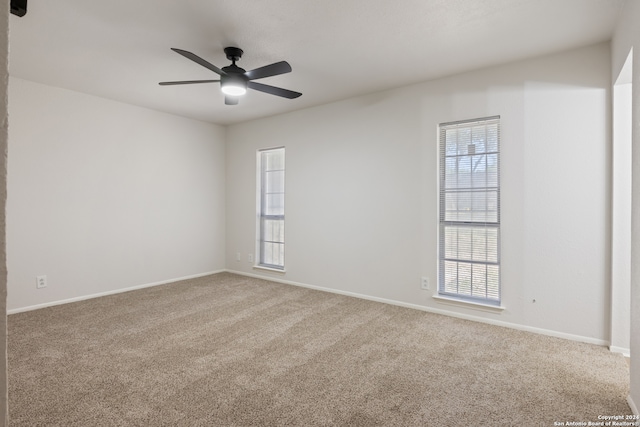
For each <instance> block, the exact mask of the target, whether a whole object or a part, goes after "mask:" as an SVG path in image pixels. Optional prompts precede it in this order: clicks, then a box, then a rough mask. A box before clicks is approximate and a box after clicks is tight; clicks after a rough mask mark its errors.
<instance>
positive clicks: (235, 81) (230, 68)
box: [160, 47, 302, 105]
mask: <svg viewBox="0 0 640 427" xmlns="http://www.w3.org/2000/svg"><path fill="white" fill-rule="evenodd" d="M171 50H173V51H174V52H177V53H179V54H180V55H182V56H184V57H185V58H187V59H190V60H192V61H193V62H195V63H197V64H200V65H202V66H203V67H205V68H208V69H209V70H211V71H213V72H214V73H216V74H218V75H220V79H218V80H185V81H177V82H160V85H161V86H168V85H187V84H198V83H215V82H220V89H221V90H222V93H224V95H225V97H224V103H225V104H227V105H236V104H237V103H238V99H239V97H240V96H242V95H244V94H245V93H246V92H247V88H249V89H254V90H258V91H260V92H264V93H269V94H271V95H276V96H281V97H283V98H288V99H294V98H297V97H299V96H300V95H302V94H301V93H300V92H294V91H292V90H287V89H282V88H279V87H275V86H269V85H265V84H262V83H257V82H254V80H258V79H263V78H265V77H272V76H277V75H279V74H285V73H289V72H291V65H289V63H287V62H286V61H280V62H276V63H274V64H270V65H265V66H264V67H260V68H256V69H254V70H251V71H245V70H244V69H243V68H240V67H238V66H237V65H236V61H239V60H240V58H242V53H243V51H242V49H240V48H237V47H225V48H224V53H225V54H226V55H227V59H228V60H230V61H231V65H227V66H226V67H222V69H220V68H218V67H216V66H215V65H213V64H211V63H209V62H208V61H205V60H204V59H202V58H200V57H199V56H198V55H195V54H193V53H191V52H187V51H186V50H182V49H175V48H173V47H172V48H171Z"/></svg>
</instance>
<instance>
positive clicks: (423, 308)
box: [226, 269, 609, 347]
mask: <svg viewBox="0 0 640 427" xmlns="http://www.w3.org/2000/svg"><path fill="white" fill-rule="evenodd" d="M226 271H227V272H228V273H233V274H239V275H241V276H247V277H254V278H257V279H264V280H270V281H272V282H278V283H283V284H285V285H293V286H300V287H302V288H309V289H315V290H318V291H323V292H330V293H334V294H339V295H346V296H349V297H354V298H360V299H365V300H369V301H376V302H382V303H385V304H391V305H397V306H400V307H406V308H412V309H415V310H421V311H426V312H429V313H435V314H442V315H443V316H450V317H456V318H459V319H464V320H471V321H474V322H480V323H487V324H489V325H495V326H502V327H505V328H510V329H516V330H519V331H525V332H532V333H535V334H540V335H546V336H550V337H555V338H563V339H567V340H571V341H578V342H584V343H587V344H595V345H599V346H603V347H606V346H608V345H609V342H608V341H606V340H601V339H597V338H591V337H584V336H581V335H573V334H568V333H565V332H558V331H552V330H549V329H541V328H535V327H533V326H526V325H519V324H517V323H510V322H503V321H501V320H494V319H487V318H484V317H478V316H472V315H468V314H463V313H457V312H454V311H448V310H442V309H438V308H433V307H427V306H424V305H418V304H410V303H406V302H402V301H396V300H390V299H386V298H378V297H373V296H370V295H364V294H358V293H355V292H347V291H341V290H337V289H331V288H325V287H322V286H315V285H308V284H306V283H299V282H293V281H291V280H283V279H280V278H278V277H274V276H267V275H260V274H252V273H246V272H244V271H236V270H229V269H227V270H226Z"/></svg>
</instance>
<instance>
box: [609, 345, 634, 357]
mask: <svg viewBox="0 0 640 427" xmlns="http://www.w3.org/2000/svg"><path fill="white" fill-rule="evenodd" d="M609 351H610V352H612V353H620V354H622V355H623V356H625V357H631V350H630V349H628V348H624V347H616V346H615V345H610V346H609Z"/></svg>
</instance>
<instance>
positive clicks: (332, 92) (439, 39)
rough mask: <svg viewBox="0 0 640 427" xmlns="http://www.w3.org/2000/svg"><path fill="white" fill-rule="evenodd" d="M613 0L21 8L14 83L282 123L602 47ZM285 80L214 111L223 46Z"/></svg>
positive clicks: (616, 1)
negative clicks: (387, 92)
mask: <svg viewBox="0 0 640 427" xmlns="http://www.w3.org/2000/svg"><path fill="white" fill-rule="evenodd" d="M623 2H624V0H396V1H391V0H261V1H256V0H179V1H177V0H108V1H105V0H42V1H41V0H30V1H29V4H28V12H27V15H26V16H25V17H23V18H18V17H17V16H14V15H11V17H10V39H9V40H10V56H9V62H10V65H9V67H10V68H9V69H10V74H11V75H12V76H16V77H20V78H23V79H27V80H32V81H35V82H40V83H44V84H47V85H51V86H57V87H62V88H66V89H71V90H76V91H79V92H84V93H88V94H93V95H96V96H100V97H104V98H109V99H114V100H118V101H122V102H126V103H130V104H134V105H139V106H143V107H148V108H152V109H155V110H160V111H165V112H168V113H172V114H177V115H181V116H186V117H191V118H195V119H199V120H204V121H208V122H213V123H218V124H231V123H237V122H241V121H245V120H250V119H255V118H258V117H265V116H270V115H274V114H279V113H283V112H287V111H292V110H297V109H301V108H305V107H310V106H313V105H319V104H324V103H327V102H331V101H336V100H340V99H344V98H348V97H351V96H354V95H359V94H364V93H370V92H375V91H379V90H384V89H390V88H393V87H398V86H403V85H406V84H410V83H415V82H420V81H425V80H429V79H433V78H436V77H440V76H444V75H449V74H455V73H459V72H463V71H467V70H472V69H477V68H482V67H486V66H489V65H494V64H499V63H504V62H509V61H513V60H518V59H522V58H526V57H531V56H536V55H541V54H546V53H551V52H557V51H562V50H565V49H569V48H573V47H579V46H585V45H589V44H592V43H597V42H600V41H605V40H609V39H610V38H611V34H612V29H613V27H614V23H615V20H616V17H617V14H618V11H619V10H620V8H621V6H622V3H623ZM225 46H237V47H240V48H242V49H243V50H244V56H243V58H242V60H241V61H240V62H239V63H238V65H239V66H241V67H243V68H245V69H247V70H250V69H253V68H257V67H260V66H263V65H266V64H270V63H273V62H277V61H281V60H286V61H288V62H289V63H290V64H291V66H292V67H293V72H292V73H289V74H285V75H281V76H276V77H270V78H266V79H263V80H260V82H261V83H265V84H270V85H274V86H280V87H284V88H286V89H291V90H295V91H298V92H302V93H303V95H302V96H301V97H300V98H297V99H294V100H288V99H284V98H280V97H276V96H272V95H267V94H264V93H261V92H256V91H251V90H250V91H249V93H248V94H247V95H246V96H245V97H243V98H242V99H241V100H240V104H239V105H236V106H227V105H224V100H223V96H222V95H221V93H220V91H219V85H218V83H212V84H201V85H184V86H159V85H158V82H160V81H168V80H197V79H216V78H217V75H215V74H214V73H213V72H211V71H209V70H207V69H205V68H203V67H201V66H199V65H197V64H196V63H194V62H192V61H190V60H188V59H186V58H184V57H182V56H180V55H178V54H177V53H175V52H172V51H171V50H170V49H169V48H171V47H176V48H181V49H184V50H188V51H191V52H193V53H195V54H197V55H199V56H201V57H202V58H204V59H206V60H208V61H209V62H211V63H213V64H215V65H216V66H218V67H223V66H226V65H229V61H228V60H227V59H226V57H225V55H224V52H223V48H224V47H225Z"/></svg>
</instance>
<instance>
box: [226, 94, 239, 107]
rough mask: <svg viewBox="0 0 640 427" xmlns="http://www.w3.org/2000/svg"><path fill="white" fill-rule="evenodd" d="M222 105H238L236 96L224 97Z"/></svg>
mask: <svg viewBox="0 0 640 427" xmlns="http://www.w3.org/2000/svg"><path fill="white" fill-rule="evenodd" d="M224 103H225V104H226V105H238V97H237V96H225V97H224Z"/></svg>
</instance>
